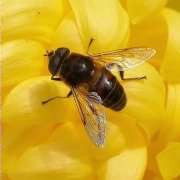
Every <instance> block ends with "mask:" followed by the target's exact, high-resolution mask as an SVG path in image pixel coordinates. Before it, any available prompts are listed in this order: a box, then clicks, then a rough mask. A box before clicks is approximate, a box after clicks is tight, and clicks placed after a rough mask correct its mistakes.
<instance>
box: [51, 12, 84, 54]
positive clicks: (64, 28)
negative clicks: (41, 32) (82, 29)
mask: <svg viewBox="0 0 180 180" xmlns="http://www.w3.org/2000/svg"><path fill="white" fill-rule="evenodd" d="M59 47H67V48H69V49H70V50H71V51H73V52H77V53H86V51H87V49H86V50H85V49H84V47H83V45H82V42H81V39H80V36H79V30H78V27H77V23H76V21H75V17H74V15H73V12H70V13H68V14H67V15H66V16H65V17H64V19H63V20H62V21H61V23H60V24H59V26H58V28H57V29H56V33H55V34H54V38H53V40H52V49H57V48H59Z"/></svg>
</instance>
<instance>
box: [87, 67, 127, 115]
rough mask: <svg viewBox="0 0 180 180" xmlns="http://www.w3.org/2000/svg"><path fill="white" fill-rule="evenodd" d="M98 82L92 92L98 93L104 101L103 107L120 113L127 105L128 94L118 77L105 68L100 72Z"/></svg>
mask: <svg viewBox="0 0 180 180" xmlns="http://www.w3.org/2000/svg"><path fill="white" fill-rule="evenodd" d="M98 73H99V75H98V80H97V81H96V83H95V85H94V86H93V87H91V88H90V89H91V91H94V92H97V94H98V95H99V96H100V97H101V99H102V101H103V106H105V107H107V108H110V109H112V110H114V111H120V110H121V109H123V108H124V107H125V105H126V101H127V100H126V94H125V92H124V89H123V87H122V86H121V84H120V83H119V82H118V81H117V79H116V77H115V76H114V75H113V74H112V73H111V72H109V71H108V70H106V69H105V68H103V69H102V70H101V71H99V72H98Z"/></svg>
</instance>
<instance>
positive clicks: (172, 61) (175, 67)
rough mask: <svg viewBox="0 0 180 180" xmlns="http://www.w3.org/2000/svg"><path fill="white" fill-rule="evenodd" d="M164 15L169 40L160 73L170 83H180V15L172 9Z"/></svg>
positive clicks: (163, 13) (166, 10) (163, 12)
mask: <svg viewBox="0 0 180 180" xmlns="http://www.w3.org/2000/svg"><path fill="white" fill-rule="evenodd" d="M161 13H162V15H163V17H164V19H165V20H166V23H167V30H168V39H167V47H166V52H165V56H164V59H163V62H162V65H161V69H160V72H161V74H162V76H163V78H164V79H165V80H166V81H168V82H170V83H179V82H180V71H179V69H180V61H179V57H180V48H179V47H180V34H179V31H180V26H179V24H180V13H179V12H176V11H174V10H171V9H167V8H166V9H164V10H163V11H162V12H161Z"/></svg>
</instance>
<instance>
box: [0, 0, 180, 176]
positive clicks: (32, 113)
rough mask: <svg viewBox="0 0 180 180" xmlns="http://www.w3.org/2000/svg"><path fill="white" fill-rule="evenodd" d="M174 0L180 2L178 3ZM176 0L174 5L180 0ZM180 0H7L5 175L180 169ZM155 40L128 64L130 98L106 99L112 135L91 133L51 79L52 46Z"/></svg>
mask: <svg viewBox="0 0 180 180" xmlns="http://www.w3.org/2000/svg"><path fill="white" fill-rule="evenodd" d="M175 3H176V4H175ZM174 4H175V5H174ZM179 11H180V3H179V2H178V1H174V0H169V1H168V2H167V0H159V1H157V2H156V1H152V0H151V1H150V0H149V1H143V0H133V1H132V0H131V1H130V0H120V1H118V0H99V1H96V0H91V1H84V0H79V1H74V0H69V1H66V0H54V1H50V0H39V1H36V0H31V1H28V0H24V1H21V2H20V1H17V0H5V1H3V2H2V60H1V67H2V95H3V96H2V98H3V99H2V100H3V105H2V118H3V119H2V123H1V124H2V179H8V180H18V179H26V180H32V179H33V180H40V179H42V180H45V179H48V180H57V179H78V180H79V179H86V180H87V179H107V180H109V179H113V180H116V179H120V180H123V179H124V180H136V179H137V180H140V179H167V180H170V179H175V178H177V179H178V177H180V169H179V167H180V164H179V162H180V159H179V157H180V121H179V119H180V60H179V58H180V34H179V32H180V12H179ZM91 38H93V39H95V40H94V42H93V44H92V46H91V47H90V51H91V53H93V54H94V53H98V52H103V51H109V50H115V49H120V48H124V47H135V46H150V47H152V48H154V49H156V51H157V53H156V56H155V57H154V58H152V59H151V60H149V62H148V63H144V64H143V65H141V66H139V67H136V68H133V69H131V70H128V71H125V76H126V77H141V76H144V75H146V76H147V80H141V81H122V80H121V79H120V77H119V75H118V74H117V73H116V74H115V75H116V77H117V79H118V80H119V81H120V82H121V84H122V85H123V87H124V89H125V92H126V94H127V99H128V100H127V105H126V107H125V108H124V109H123V110H122V111H120V112H114V111H112V110H109V109H107V108H105V112H106V117H107V119H108V122H107V126H108V127H107V128H108V129H107V142H106V145H105V147H104V148H103V149H101V148H98V147H96V146H95V145H94V144H93V143H92V142H91V141H90V139H89V137H88V136H87V134H86V132H85V130H84V127H83V124H82V122H81V119H80V116H79V114H78V110H77V107H76V105H75V102H74V99H73V98H72V97H70V98H61V99H54V100H53V101H51V102H49V103H47V104H45V105H42V103H41V102H42V101H45V100H47V99H50V98H52V97H54V96H61V97H65V96H66V95H67V94H68V92H69V88H68V87H67V86H66V85H65V84H64V83H63V82H55V81H52V80H51V79H50V73H49V72H48V70H47V66H48V60H47V58H46V57H44V54H45V53H46V50H55V49H56V48H58V47H68V48H69V49H70V50H71V51H73V52H78V53H81V54H86V51H87V47H88V43H89V40H90V39H91Z"/></svg>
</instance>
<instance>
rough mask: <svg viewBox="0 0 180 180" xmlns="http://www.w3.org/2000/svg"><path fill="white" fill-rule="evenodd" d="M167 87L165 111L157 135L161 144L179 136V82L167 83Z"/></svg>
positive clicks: (175, 139) (174, 139)
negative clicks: (175, 83)
mask: <svg viewBox="0 0 180 180" xmlns="http://www.w3.org/2000/svg"><path fill="white" fill-rule="evenodd" d="M167 89H168V91H167V101H166V113H165V118H164V122H163V126H162V128H161V132H160V135H159V144H161V146H164V145H165V144H167V143H168V142H171V141H178V140H179V138H180V121H179V117H180V84H177V85H173V84H168V86H167Z"/></svg>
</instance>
